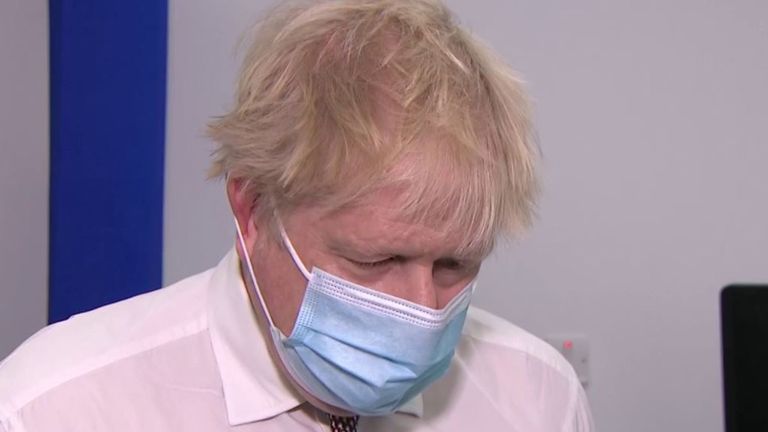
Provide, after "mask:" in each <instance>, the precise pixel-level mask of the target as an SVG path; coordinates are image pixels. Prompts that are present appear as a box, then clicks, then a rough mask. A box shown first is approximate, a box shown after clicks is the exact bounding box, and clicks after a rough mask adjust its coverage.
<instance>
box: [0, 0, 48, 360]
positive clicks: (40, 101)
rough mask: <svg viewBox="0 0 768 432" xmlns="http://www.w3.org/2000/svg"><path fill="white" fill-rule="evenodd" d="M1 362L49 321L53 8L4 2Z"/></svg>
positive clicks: (31, 0)
mask: <svg viewBox="0 0 768 432" xmlns="http://www.w3.org/2000/svg"><path fill="white" fill-rule="evenodd" d="M0 278H1V280H2V282H0V359H2V358H4V357H5V356H6V355H8V354H9V353H10V352H11V350H13V348H15V347H16V346H17V345H18V344H19V343H21V342H22V341H23V340H24V339H26V338H27V337H28V336H30V335H31V334H32V333H34V332H35V331H37V330H39V329H40V328H41V327H42V326H44V325H45V323H46V307H47V301H46V298H47V285H48V280H47V278H48V2H47V1H45V0H6V1H0Z"/></svg>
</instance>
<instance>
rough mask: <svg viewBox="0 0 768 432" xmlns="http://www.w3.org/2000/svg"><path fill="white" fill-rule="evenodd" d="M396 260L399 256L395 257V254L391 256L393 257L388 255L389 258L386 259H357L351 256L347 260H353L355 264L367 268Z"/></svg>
mask: <svg viewBox="0 0 768 432" xmlns="http://www.w3.org/2000/svg"><path fill="white" fill-rule="evenodd" d="M396 260H397V257H394V256H391V257H388V258H384V259H382V260H378V261H357V260H353V259H351V258H347V261H349V262H351V263H352V264H355V265H357V266H359V267H367V268H370V267H380V266H383V265H386V264H390V263H393V262H395V261H396Z"/></svg>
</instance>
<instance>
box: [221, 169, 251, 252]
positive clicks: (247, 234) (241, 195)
mask: <svg viewBox="0 0 768 432" xmlns="http://www.w3.org/2000/svg"><path fill="white" fill-rule="evenodd" d="M246 189H247V188H246V187H245V181H243V180H242V179H233V178H230V179H228V180H227V198H229V206H230V207H231V208H232V214H233V215H234V216H235V221H236V223H237V224H238V225H239V226H240V231H241V232H242V233H243V241H244V242H245V247H246V248H248V252H249V253H250V254H252V253H253V246H254V245H255V244H256V238H257V237H258V233H259V226H258V221H257V220H256V216H255V211H256V207H257V206H258V203H259V200H258V197H254V196H252V195H251V194H249V193H248V192H247V190H246ZM237 246H238V247H237V249H238V250H239V249H240V242H237Z"/></svg>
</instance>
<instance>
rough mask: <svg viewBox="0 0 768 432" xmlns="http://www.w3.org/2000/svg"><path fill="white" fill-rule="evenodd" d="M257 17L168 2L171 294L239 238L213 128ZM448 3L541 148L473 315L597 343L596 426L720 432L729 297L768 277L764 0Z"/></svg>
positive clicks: (243, 7)
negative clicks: (723, 330)
mask: <svg viewBox="0 0 768 432" xmlns="http://www.w3.org/2000/svg"><path fill="white" fill-rule="evenodd" d="M265 4H266V2H265V1H248V0H237V1H231V2H227V3H225V4H217V6H216V7H212V6H211V5H210V3H209V2H207V1H204V0H183V1H180V0H172V1H171V25H170V34H171V38H170V56H171V57H170V59H171V61H170V71H171V73H170V81H169V108H168V109H169V117H168V119H169V127H168V138H169V141H168V171H167V185H166V189H167V198H166V200H167V201H166V204H167V205H166V236H165V241H166V251H165V259H166V262H165V280H166V281H167V282H170V281H173V280H176V279H178V278H180V277H182V276H185V275H188V274H191V273H193V272H196V271H199V270H202V269H204V268H207V267H210V266H211V265H213V264H215V262H216V260H217V259H218V257H219V256H220V255H221V254H222V253H223V252H224V251H225V250H226V249H227V248H228V247H229V246H230V245H231V241H232V233H233V231H232V227H231V222H230V217H229V215H228V210H227V206H226V202H225V199H224V195H223V194H224V191H223V187H222V185H221V183H205V182H204V176H205V175H204V173H205V170H206V168H207V164H208V161H209V159H208V153H209V152H210V150H211V148H212V147H211V144H210V143H209V142H208V140H206V139H205V138H204V136H203V127H204V124H205V122H206V121H207V119H208V118H209V117H210V116H212V115H216V114H220V113H222V112H223V111H224V110H225V109H226V107H227V106H228V105H229V102H230V100H231V97H232V91H233V82H234V76H235V71H236V67H237V66H236V65H237V60H236V58H235V56H234V47H235V44H236V41H237V40H238V37H239V35H240V34H241V32H242V31H243V30H244V29H245V28H246V27H247V25H248V24H249V23H251V22H253V20H254V18H255V17H256V12H257V11H258V10H259V9H262V8H263V7H264V5H265ZM449 4H450V5H451V6H452V7H453V8H454V10H455V11H456V12H457V13H458V15H459V17H460V19H461V20H462V21H463V22H464V23H466V24H467V25H468V26H469V27H470V28H471V29H473V31H474V32H475V33H477V34H478V35H480V36H481V37H482V38H484V39H486V40H487V41H488V42H489V44H490V45H491V46H493V47H494V48H495V49H496V50H497V51H499V52H500V53H501V55H502V56H503V57H504V58H506V59H507V60H508V61H509V62H510V63H511V64H512V65H513V66H514V67H515V68H516V69H518V70H519V71H520V72H521V73H522V74H523V76H524V77H525V78H526V80H527V81H528V87H529V89H530V93H531V95H532V97H533V99H534V100H535V104H536V117H537V125H538V130H539V135H540V141H541V146H542V148H543V152H544V160H543V164H542V177H543V183H544V194H543V199H542V201H541V205H540V211H539V213H540V220H539V222H538V224H537V225H536V227H535V228H534V230H533V231H532V232H531V233H530V234H529V235H528V236H527V237H525V238H524V239H522V240H521V241H519V242H517V243H515V244H514V245H511V246H506V247H502V248H500V249H499V250H498V251H497V253H496V254H495V255H494V256H493V257H492V258H491V259H490V260H489V261H488V263H487V265H486V266H485V268H484V270H483V273H482V275H481V280H480V285H479V294H478V297H477V302H476V303H477V304H479V305H480V306H483V307H486V308H488V309H490V310H491V311H493V312H495V313H497V314H499V315H501V316H503V317H505V318H507V319H509V320H510V321H513V322H515V323H517V324H519V325H521V326H523V327H525V328H527V329H529V330H531V331H533V332H534V333H536V334H538V335H540V336H543V337H544V336H547V335H549V334H552V333H564V332H580V333H584V334H586V335H587V336H588V337H589V340H590V342H591V346H592V350H591V351H592V380H591V386H590V388H589V390H588V394H589V397H590V399H591V402H592V406H593V410H594V414H595V418H596V421H597V424H598V427H599V428H600V429H601V430H604V431H623V432H646V431H669V432H678V431H697V432H716V431H721V430H722V409H721V384H720V380H721V378H720V351H719V324H718V300H717V298H718V291H719V289H720V287H721V286H722V285H724V284H726V283H728V282H731V281H760V280H762V281H768V251H767V250H766V247H765V245H766V244H768V224H766V221H768V193H766V185H768V170H766V168H765V167H766V166H768V127H766V124H768V25H767V24H766V20H765V17H766V16H768V3H766V2H760V1H748V0H740V1H733V2H701V1H693V0H678V1H675V2H667V1H662V0H646V1H634V2H628V1H622V0H619V1H600V0H584V1H580V2H567V1H561V2H557V3H555V2H540V1H528V2H511V1H508V0H485V1H483V2H477V1H468V0H449Z"/></svg>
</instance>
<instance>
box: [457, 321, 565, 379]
mask: <svg viewBox="0 0 768 432" xmlns="http://www.w3.org/2000/svg"><path fill="white" fill-rule="evenodd" d="M464 337H465V338H469V339H472V340H474V341H475V342H476V343H480V344H489V345H493V346H496V347H498V348H499V349H501V350H502V351H507V352H508V353H509V354H510V355H525V356H526V357H528V358H529V359H535V360H536V361H539V362H541V363H542V364H543V365H546V367H548V368H551V369H552V370H553V371H555V372H556V373H559V374H561V375H563V377H566V378H569V379H570V378H576V374H575V373H574V371H573V368H572V367H571V365H570V363H568V361H567V360H566V359H565V358H564V357H563V356H562V355H561V354H560V353H559V352H558V351H557V350H556V349H555V348H554V347H552V345H550V344H548V343H547V342H545V341H543V340H542V339H540V338H538V337H536V336H534V335H533V334H531V333H529V332H528V331H526V330H524V329H522V328H520V327H518V326H516V325H514V324H512V323H511V322H509V321H507V320H505V319H503V318H501V317H498V316H496V315H494V314H492V313H490V312H488V311H485V310H483V309H480V308H477V307H471V308H470V310H469V313H468V315H467V321H466V324H465V326H464Z"/></svg>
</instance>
